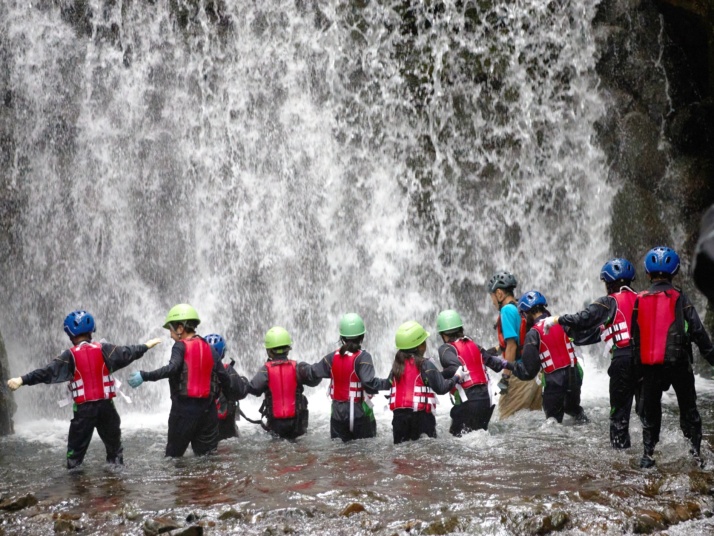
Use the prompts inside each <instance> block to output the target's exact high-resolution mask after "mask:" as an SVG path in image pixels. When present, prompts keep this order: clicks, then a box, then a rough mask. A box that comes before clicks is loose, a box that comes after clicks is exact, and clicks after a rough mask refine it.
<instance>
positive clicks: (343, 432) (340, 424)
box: [330, 418, 353, 441]
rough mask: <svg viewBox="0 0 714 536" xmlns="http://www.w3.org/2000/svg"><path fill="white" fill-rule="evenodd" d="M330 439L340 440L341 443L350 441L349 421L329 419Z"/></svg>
mask: <svg viewBox="0 0 714 536" xmlns="http://www.w3.org/2000/svg"><path fill="white" fill-rule="evenodd" d="M330 439H341V440H342V441H349V440H350V439H353V438H352V434H351V433H350V423H349V421H342V420H338V419H334V418H331V419H330Z"/></svg>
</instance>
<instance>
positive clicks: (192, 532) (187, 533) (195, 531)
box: [171, 525, 203, 536]
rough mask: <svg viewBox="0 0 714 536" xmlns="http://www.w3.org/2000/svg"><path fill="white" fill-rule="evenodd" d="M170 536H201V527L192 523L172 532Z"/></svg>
mask: <svg viewBox="0 0 714 536" xmlns="http://www.w3.org/2000/svg"><path fill="white" fill-rule="evenodd" d="M171 536H203V527H202V526H200V525H193V526H191V527H188V528H186V529H184V530H180V531H177V532H172V533H171Z"/></svg>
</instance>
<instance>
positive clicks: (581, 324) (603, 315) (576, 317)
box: [558, 296, 617, 342]
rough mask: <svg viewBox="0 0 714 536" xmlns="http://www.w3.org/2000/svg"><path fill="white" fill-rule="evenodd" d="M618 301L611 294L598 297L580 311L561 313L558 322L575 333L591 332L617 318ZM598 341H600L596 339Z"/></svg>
mask: <svg viewBox="0 0 714 536" xmlns="http://www.w3.org/2000/svg"><path fill="white" fill-rule="evenodd" d="M616 312H617V301H616V300H615V298H613V297H611V296H603V297H602V298H598V299H597V300H595V301H594V302H592V303H591V304H590V305H588V306H587V307H586V308H585V309H583V310H582V311H580V312H579V313H574V314H565V315H560V317H559V318H558V324H560V325H561V326H563V327H565V328H569V330H570V333H572V334H573V335H575V334H577V333H579V332H589V331H590V330H592V329H593V328H596V327H598V326H602V325H603V324H605V323H607V322H608V321H610V320H612V319H614V318H615V313H616ZM596 342H599V340H598V341H596Z"/></svg>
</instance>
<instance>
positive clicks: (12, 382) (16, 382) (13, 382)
mask: <svg viewBox="0 0 714 536" xmlns="http://www.w3.org/2000/svg"><path fill="white" fill-rule="evenodd" d="M7 386H8V387H9V388H10V390H11V391H17V390H18V389H19V388H20V387H21V386H22V378H10V379H9V380H8V381H7Z"/></svg>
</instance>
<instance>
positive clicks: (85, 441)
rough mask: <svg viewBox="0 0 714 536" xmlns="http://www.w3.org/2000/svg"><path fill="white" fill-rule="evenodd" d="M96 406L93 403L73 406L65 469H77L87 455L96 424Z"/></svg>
mask: <svg viewBox="0 0 714 536" xmlns="http://www.w3.org/2000/svg"><path fill="white" fill-rule="evenodd" d="M97 413H98V412H97V405H96V404H95V403H93V402H85V403H84V404H75V407H74V417H72V421H71V422H70V423H69V434H68V436H67V469H74V468H75V467H79V466H80V465H81V464H82V461H83V460H84V456H85V454H87V448H88V447H89V442H90V441H91V440H92V434H93V433H94V427H95V425H96V423H97Z"/></svg>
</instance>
